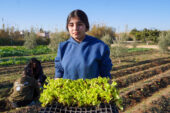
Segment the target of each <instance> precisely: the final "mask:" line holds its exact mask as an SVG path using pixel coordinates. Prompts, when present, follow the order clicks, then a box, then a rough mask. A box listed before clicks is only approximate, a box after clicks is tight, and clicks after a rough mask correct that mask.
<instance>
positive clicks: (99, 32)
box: [87, 24, 115, 39]
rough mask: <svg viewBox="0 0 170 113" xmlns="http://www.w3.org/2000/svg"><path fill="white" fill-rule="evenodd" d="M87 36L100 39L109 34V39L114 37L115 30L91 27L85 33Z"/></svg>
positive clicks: (101, 26)
mask: <svg viewBox="0 0 170 113" xmlns="http://www.w3.org/2000/svg"><path fill="white" fill-rule="evenodd" d="M87 34H89V35H92V36H94V37H96V38H99V39H101V38H102V37H103V36H105V35H106V34H109V35H110V36H111V37H113V38H114V37H115V30H114V29H113V28H112V27H108V26H106V25H99V24H98V25H93V26H92V29H91V30H90V31H89V32H87Z"/></svg>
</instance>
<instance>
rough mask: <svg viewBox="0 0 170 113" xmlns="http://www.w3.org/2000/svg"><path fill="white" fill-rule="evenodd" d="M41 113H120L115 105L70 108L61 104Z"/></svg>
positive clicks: (45, 109)
mask: <svg viewBox="0 0 170 113" xmlns="http://www.w3.org/2000/svg"><path fill="white" fill-rule="evenodd" d="M39 113H118V110H117V108H116V107H115V105H114V104H112V105H111V104H100V106H99V107H68V106H62V105H60V104H53V105H48V106H47V107H45V108H41V109H40V111H39Z"/></svg>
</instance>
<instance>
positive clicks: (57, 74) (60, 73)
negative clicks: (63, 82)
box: [55, 44, 64, 78]
mask: <svg viewBox="0 0 170 113" xmlns="http://www.w3.org/2000/svg"><path fill="white" fill-rule="evenodd" d="M63 73H64V70H63V68H62V65H61V50H60V44H59V46H58V51H57V56H56V57H55V78H62V77H63Z"/></svg>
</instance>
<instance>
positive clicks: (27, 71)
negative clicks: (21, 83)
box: [24, 67, 32, 77]
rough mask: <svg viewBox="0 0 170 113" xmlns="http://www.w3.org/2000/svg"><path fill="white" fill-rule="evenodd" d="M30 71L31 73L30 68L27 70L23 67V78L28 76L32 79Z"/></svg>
mask: <svg viewBox="0 0 170 113" xmlns="http://www.w3.org/2000/svg"><path fill="white" fill-rule="evenodd" d="M31 72H32V71H31V69H30V68H28V67H25V68H24V75H25V76H30V77H32V73H31Z"/></svg>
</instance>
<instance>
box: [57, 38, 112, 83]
mask: <svg viewBox="0 0 170 113" xmlns="http://www.w3.org/2000/svg"><path fill="white" fill-rule="evenodd" d="M109 55H110V50H109V47H108V46H107V45H106V44H105V43H104V42H102V41H101V40H98V39H97V38H94V37H92V36H88V35H86V36H85V39H84V40H83V41H82V42H81V43H78V42H76V41H75V40H74V39H73V38H72V37H71V38H70V39H68V40H67V41H65V42H61V43H60V44H59V46H58V53H57V56H56V58H55V77H56V78H64V79H72V80H76V79H80V78H83V79H91V78H97V77H98V76H101V77H110V78H111V75H110V71H111V69H112V63H111V59H110V58H109Z"/></svg>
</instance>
